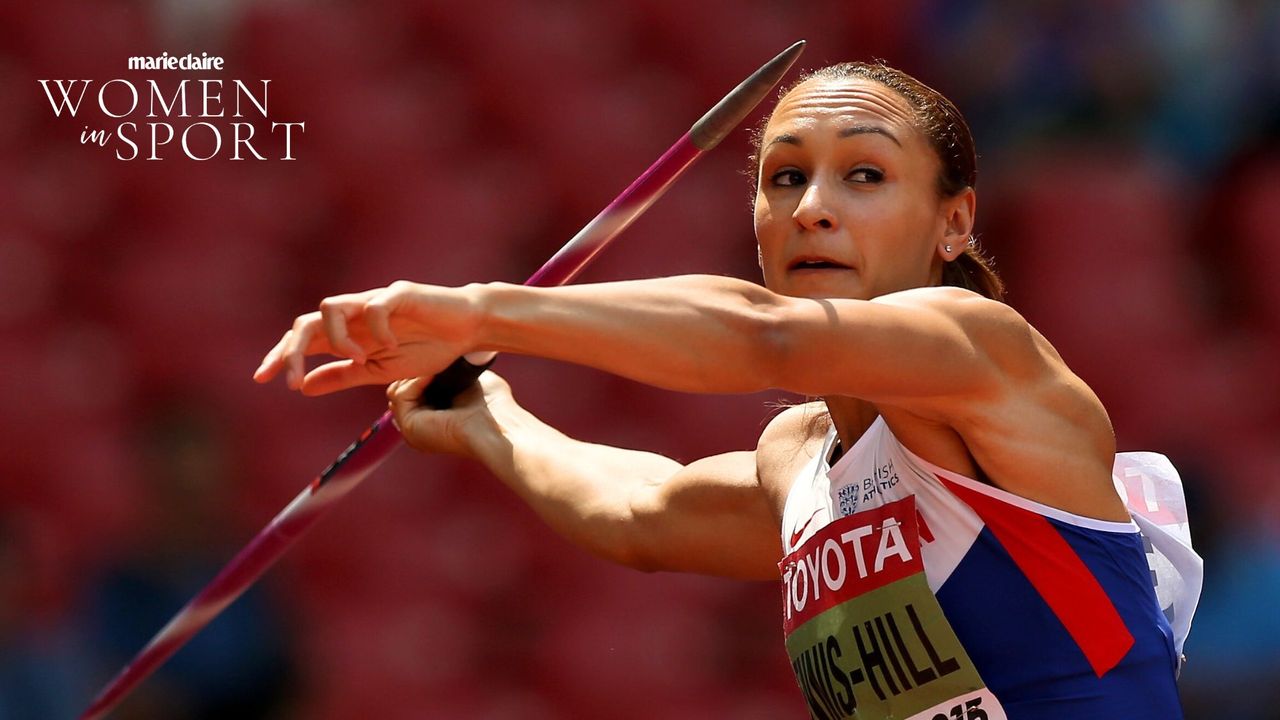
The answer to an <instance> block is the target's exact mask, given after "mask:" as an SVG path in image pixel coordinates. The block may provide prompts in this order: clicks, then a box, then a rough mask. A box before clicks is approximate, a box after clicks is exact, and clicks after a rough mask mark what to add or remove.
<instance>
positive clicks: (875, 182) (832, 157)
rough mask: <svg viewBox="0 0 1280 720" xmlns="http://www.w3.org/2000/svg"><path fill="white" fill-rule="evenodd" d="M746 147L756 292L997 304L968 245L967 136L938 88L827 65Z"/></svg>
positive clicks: (971, 177) (988, 277)
mask: <svg viewBox="0 0 1280 720" xmlns="http://www.w3.org/2000/svg"><path fill="white" fill-rule="evenodd" d="M754 141H755V144H756V152H755V154H754V155H753V164H754V165H755V167H756V173H755V176H756V196H755V219H756V237H757V239H758V240H759V242H760V248H761V269H762V270H763V271H764V274H765V283H766V285H768V286H770V287H771V288H773V289H775V290H777V291H779V292H783V293H786V294H797V295H813V296H822V295H827V296H840V295H843V296H849V297H861V298H870V297H875V296H877V295H882V294H885V293H889V292H894V291H896V290H903V289H906V288H910V287H920V286H924V285H937V284H947V285H958V286H961V287H967V288H969V289H971V290H974V291H976V292H979V293H982V294H984V295H987V296H988V297H992V298H996V299H999V298H1000V297H1001V296H1002V294H1003V287H1002V285H1001V283H1000V281H999V279H998V278H997V277H996V276H995V273H994V272H993V271H992V270H991V269H990V267H989V265H988V264H987V262H986V261H985V259H984V258H983V257H982V256H981V254H980V253H979V251H978V250H977V248H976V247H973V243H972V242H971V238H972V229H973V216H974V209H975V206H976V196H975V194H974V190H973V187H974V184H975V182H976V179H977V160H976V154H975V152H974V145H973V138H972V136H971V135H970V133H969V128H968V126H967V125H966V124H965V122H964V118H963V117H962V116H961V115H960V112H959V111H958V110H957V109H956V108H955V106H954V105H953V104H952V103H951V102H950V101H949V100H947V99H946V98H945V97H943V96H942V95H941V94H940V93H938V92H937V91H935V90H933V89H932V88H929V87H928V86H926V85H924V84H923V83H921V82H919V81H918V80H916V79H915V78H912V77H911V76H909V75H907V74H906V73H903V72H901V71H898V70H895V69H893V68H889V67H887V66H884V65H878V64H877V65H871V64H865V63H843V64H840V65H832V66H829V67H826V68H822V69H820V70H816V71H813V72H811V73H808V74H806V75H804V76H803V77H801V78H800V80H798V81H797V82H796V83H795V84H793V85H792V86H790V87H789V88H787V89H786V90H784V91H783V92H782V94H781V95H780V98H779V100H778V104H777V106H776V107H775V108H774V111H773V113H772V115H770V117H769V118H768V119H767V121H766V123H765V125H764V126H763V127H762V128H761V129H760V130H759V131H758V132H757V133H756V135H755V138H754Z"/></svg>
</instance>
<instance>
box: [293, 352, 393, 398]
mask: <svg viewBox="0 0 1280 720" xmlns="http://www.w3.org/2000/svg"><path fill="white" fill-rule="evenodd" d="M384 382H387V378H385V377H383V376H382V374H381V373H379V372H378V371H377V369H376V367H375V365H374V364H373V363H359V362H356V361H355V360H351V359H346V360H335V361H334V362H331V363H325V364H324V365H321V366H320V367H318V368H315V369H314V370H312V371H311V372H309V373H307V374H306V375H305V376H304V377H303V378H302V382H301V383H299V384H298V387H297V389H298V390H301V391H302V394H303V395H311V396H315V395H328V394H329V393H335V392H338V391H339V390H346V389H348V388H353V387H358V386H360V385H379V384H382V383H384Z"/></svg>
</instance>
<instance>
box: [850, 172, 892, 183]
mask: <svg viewBox="0 0 1280 720" xmlns="http://www.w3.org/2000/svg"><path fill="white" fill-rule="evenodd" d="M849 179H850V180H852V181H854V182H857V183H878V182H880V181H881V180H884V173H882V172H880V171H879V170H876V169H875V168H857V169H855V170H853V171H851V172H850V173H849Z"/></svg>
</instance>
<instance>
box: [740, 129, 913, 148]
mask: <svg viewBox="0 0 1280 720" xmlns="http://www.w3.org/2000/svg"><path fill="white" fill-rule="evenodd" d="M867 133H874V134H876V135H883V136H885V137H887V138H889V139H890V140H892V141H893V144H894V145H897V146H898V147H902V141H901V140H899V139H898V136H896V135H894V134H893V133H892V132H889V130H888V128H883V127H880V126H879V125H850V126H849V127H846V128H841V129H840V131H839V132H838V133H836V137H839V138H841V139H843V138H847V137H852V136H854V135H865V134H867ZM778 143H786V144H788V145H795V146H797V147H799V146H800V145H803V144H804V142H803V141H802V140H801V139H800V138H799V136H796V135H792V134H790V133H783V134H781V135H777V136H775V137H774V138H773V139H772V140H770V141H769V142H768V143H767V144H766V145H765V147H766V148H769V147H772V146H774V145H776V144H778Z"/></svg>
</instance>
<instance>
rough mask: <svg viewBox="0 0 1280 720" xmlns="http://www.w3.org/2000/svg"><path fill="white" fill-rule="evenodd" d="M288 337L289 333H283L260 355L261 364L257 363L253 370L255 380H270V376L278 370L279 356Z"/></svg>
mask: <svg viewBox="0 0 1280 720" xmlns="http://www.w3.org/2000/svg"><path fill="white" fill-rule="evenodd" d="M288 339H289V333H287V332H286V333H285V334H284V335H282V336H281V337H280V340H279V341H278V342H276V344H275V346H274V347H272V348H271V349H270V350H268V351H267V354H266V355H263V356H262V364H260V365H258V369H257V370H254V371H253V379H254V381H256V382H260V383H265V382H270V381H271V379H272V378H274V377H275V376H276V374H277V373H279V372H280V367H281V362H280V358H281V357H282V356H283V349H284V344H285V341H286V340H288Z"/></svg>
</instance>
